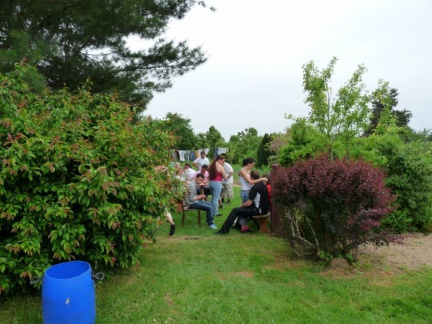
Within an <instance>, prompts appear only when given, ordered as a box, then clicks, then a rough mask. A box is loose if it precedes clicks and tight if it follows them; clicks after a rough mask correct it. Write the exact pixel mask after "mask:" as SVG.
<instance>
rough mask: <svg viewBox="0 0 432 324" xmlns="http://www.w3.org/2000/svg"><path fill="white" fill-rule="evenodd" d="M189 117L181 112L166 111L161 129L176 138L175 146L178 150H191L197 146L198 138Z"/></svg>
mask: <svg viewBox="0 0 432 324" xmlns="http://www.w3.org/2000/svg"><path fill="white" fill-rule="evenodd" d="M190 122H191V120H190V119H189V118H184V117H183V116H182V115H181V114H177V113H170V112H169V113H167V114H166V117H165V120H164V123H163V129H164V130H165V131H166V132H169V133H171V134H172V135H174V137H175V138H176V143H175V148H176V149H179V150H191V149H194V148H196V147H197V144H198V138H197V137H196V136H195V134H194V131H193V128H192V126H191V124H190Z"/></svg>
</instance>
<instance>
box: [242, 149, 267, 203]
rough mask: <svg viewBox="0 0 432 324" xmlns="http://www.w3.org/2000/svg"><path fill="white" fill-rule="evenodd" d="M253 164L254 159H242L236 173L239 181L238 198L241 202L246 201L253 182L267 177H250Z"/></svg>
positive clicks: (264, 179)
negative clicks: (240, 166)
mask: <svg viewBox="0 0 432 324" xmlns="http://www.w3.org/2000/svg"><path fill="white" fill-rule="evenodd" d="M254 166H255V160H254V159H253V158H250V157H249V158H246V159H244V160H243V163H242V168H241V169H240V171H239V173H238V177H239V181H240V187H241V191H240V198H241V200H242V203H244V202H246V201H247V200H248V197H249V191H250V190H251V188H252V186H253V185H254V184H255V183H258V182H261V181H267V178H260V179H251V176H250V172H251V170H252V169H253V167H254Z"/></svg>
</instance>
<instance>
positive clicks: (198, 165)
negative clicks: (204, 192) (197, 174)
mask: <svg viewBox="0 0 432 324" xmlns="http://www.w3.org/2000/svg"><path fill="white" fill-rule="evenodd" d="M204 164H207V165H210V161H209V159H208V158H207V157H206V154H205V152H204V151H201V157H199V158H197V159H195V161H193V162H192V165H194V166H195V167H196V168H197V169H198V170H201V167H202V166H203V165H204Z"/></svg>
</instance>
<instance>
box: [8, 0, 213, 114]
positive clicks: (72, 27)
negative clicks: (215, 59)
mask: <svg viewBox="0 0 432 324" xmlns="http://www.w3.org/2000/svg"><path fill="white" fill-rule="evenodd" d="M197 4H199V5H203V6H205V3H204V1H196V0H180V1H171V0H170V1H159V0H158V1H139V0H123V1H113V0H95V1H86V0H65V1H26V0H12V1H2V5H1V10H0V44H1V45H0V61H1V62H2V65H1V68H0V71H1V72H8V71H11V70H13V68H14V64H15V63H17V62H20V61H21V60H22V59H23V58H26V59H27V60H28V62H29V63H30V64H32V65H36V66H37V68H38V70H39V72H41V73H42V74H43V75H44V76H45V78H46V81H47V84H48V86H50V87H52V88H53V89H57V90H59V89H62V88H63V87H64V86H65V85H66V86H67V87H69V88H70V89H72V90H75V89H78V88H80V87H81V86H82V84H83V83H84V82H85V81H86V80H87V79H90V80H91V82H92V83H93V86H92V90H93V91H95V92H117V91H118V93H119V98H120V99H121V100H123V101H127V102H129V103H133V104H136V107H137V109H138V110H143V109H145V106H146V104H147V103H148V102H149V100H150V99H151V97H152V93H153V92H154V91H163V90H164V89H166V88H167V87H170V86H171V82H170V79H171V78H172V77H174V76H177V75H183V74H184V73H186V72H188V71H190V70H193V69H195V68H196V67H197V66H199V65H200V64H202V63H204V62H205V61H206V58H205V55H204V53H203V51H202V49H201V47H196V48H189V46H188V44H187V42H186V41H181V42H179V43H175V42H174V41H171V40H167V39H164V38H163V37H164V33H165V31H166V29H167V28H168V24H169V22H170V21H172V20H173V19H182V18H184V17H185V15H186V14H187V13H188V12H189V11H190V10H191V9H192V8H193V7H194V6H195V5H197ZM211 9H213V8H211ZM131 36H133V37H135V38H137V39H138V40H139V41H140V42H141V44H148V46H147V48H146V49H142V50H132V49H131V48H129V47H128V43H127V40H128V38H129V37H131Z"/></svg>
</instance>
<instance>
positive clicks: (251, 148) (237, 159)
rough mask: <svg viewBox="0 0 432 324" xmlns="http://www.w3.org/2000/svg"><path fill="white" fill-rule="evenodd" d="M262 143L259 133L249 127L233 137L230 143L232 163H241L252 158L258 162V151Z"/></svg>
mask: <svg viewBox="0 0 432 324" xmlns="http://www.w3.org/2000/svg"><path fill="white" fill-rule="evenodd" d="M260 141H261V137H260V136H258V131H257V130H256V129H255V128H253V127H249V128H246V129H245V130H244V131H241V132H238V133H237V135H232V136H231V137H230V140H229V142H228V147H229V152H230V158H231V162H232V163H234V164H238V163H241V162H242V161H243V159H244V158H247V157H251V158H254V159H255V160H256V158H257V150H258V147H259V144H260Z"/></svg>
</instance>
